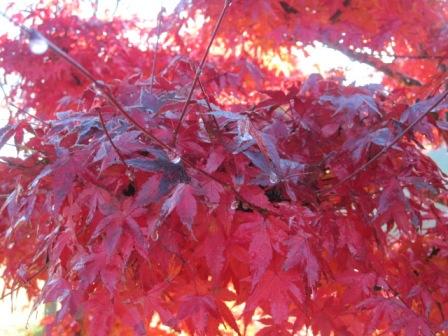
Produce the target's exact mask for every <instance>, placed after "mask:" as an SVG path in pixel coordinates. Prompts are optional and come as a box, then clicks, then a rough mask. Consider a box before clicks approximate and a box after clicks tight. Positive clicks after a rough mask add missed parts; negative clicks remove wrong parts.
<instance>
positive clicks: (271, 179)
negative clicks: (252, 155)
mask: <svg viewBox="0 0 448 336" xmlns="http://www.w3.org/2000/svg"><path fill="white" fill-rule="evenodd" d="M278 180H279V179H278V176H277V174H276V173H275V172H271V173H270V174H269V182H271V183H272V184H277V183H278Z"/></svg>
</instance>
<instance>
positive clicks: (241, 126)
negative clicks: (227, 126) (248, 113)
mask: <svg viewBox="0 0 448 336" xmlns="http://www.w3.org/2000/svg"><path fill="white" fill-rule="evenodd" d="M249 130H250V121H249V119H247V118H246V119H242V120H238V137H239V140H240V141H241V142H243V141H250V140H252V139H253V137H252V135H250V133H249Z"/></svg>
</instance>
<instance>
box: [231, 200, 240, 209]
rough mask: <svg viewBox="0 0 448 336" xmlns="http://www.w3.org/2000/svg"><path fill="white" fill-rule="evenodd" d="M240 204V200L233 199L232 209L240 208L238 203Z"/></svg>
mask: <svg viewBox="0 0 448 336" xmlns="http://www.w3.org/2000/svg"><path fill="white" fill-rule="evenodd" d="M239 204H240V202H238V201H233V202H232V204H230V209H232V210H236V209H238V205H239Z"/></svg>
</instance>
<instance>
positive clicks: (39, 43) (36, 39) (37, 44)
mask: <svg viewBox="0 0 448 336" xmlns="http://www.w3.org/2000/svg"><path fill="white" fill-rule="evenodd" d="M30 50H31V52H32V53H33V54H36V55H42V54H45V52H46V51H47V50H48V42H47V41H46V40H45V38H43V37H42V35H40V34H39V33H37V32H32V33H31V36H30Z"/></svg>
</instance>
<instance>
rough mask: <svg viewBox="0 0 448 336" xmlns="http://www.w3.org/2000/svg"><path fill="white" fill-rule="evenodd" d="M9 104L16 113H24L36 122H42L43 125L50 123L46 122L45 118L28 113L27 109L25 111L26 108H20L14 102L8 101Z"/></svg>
mask: <svg viewBox="0 0 448 336" xmlns="http://www.w3.org/2000/svg"><path fill="white" fill-rule="evenodd" d="M9 105H11V106H12V107H14V108H16V109H17V112H18V113H23V114H26V115H27V116H29V117H30V118H32V119H34V120H36V121H38V122H40V123H42V124H44V125H45V126H50V124H49V123H47V122H46V121H45V120H43V119H41V118H39V117H38V116H35V115H33V114H31V113H29V112H28V111H26V110H24V109H22V108H20V107H19V106H17V105H16V104H14V103H11V102H9Z"/></svg>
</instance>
